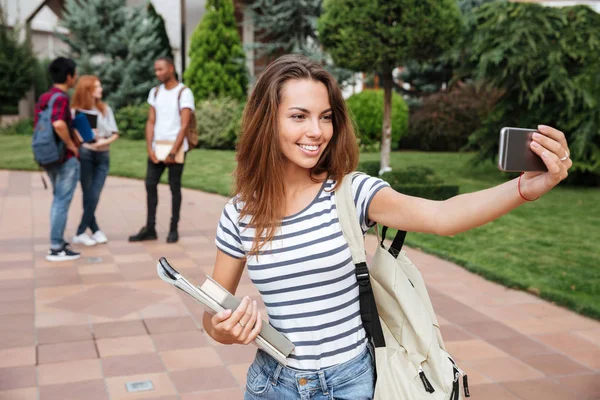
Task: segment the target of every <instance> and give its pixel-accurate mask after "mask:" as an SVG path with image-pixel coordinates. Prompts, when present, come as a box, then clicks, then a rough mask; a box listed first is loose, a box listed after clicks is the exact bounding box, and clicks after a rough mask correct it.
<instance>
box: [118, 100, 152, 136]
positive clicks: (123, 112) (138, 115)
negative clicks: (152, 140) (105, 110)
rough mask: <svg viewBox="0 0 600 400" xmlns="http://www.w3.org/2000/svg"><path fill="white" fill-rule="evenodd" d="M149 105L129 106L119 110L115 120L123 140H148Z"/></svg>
mask: <svg viewBox="0 0 600 400" xmlns="http://www.w3.org/2000/svg"><path fill="white" fill-rule="evenodd" d="M149 108H150V106H149V105H148V104H140V105H139V106H127V107H122V108H120V109H119V110H117V112H116V114H115V119H116V120H117V127H118V128H119V134H120V135H121V137H123V138H127V139H133V140H143V139H145V138H146V121H147V120H148V109H149Z"/></svg>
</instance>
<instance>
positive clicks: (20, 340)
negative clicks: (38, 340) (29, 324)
mask: <svg viewBox="0 0 600 400" xmlns="http://www.w3.org/2000/svg"><path fill="white" fill-rule="evenodd" d="M30 345H35V334H34V332H32V331H12V332H0V349H4V348H11V347H24V346H30Z"/></svg>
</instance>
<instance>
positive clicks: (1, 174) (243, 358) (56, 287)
mask: <svg viewBox="0 0 600 400" xmlns="http://www.w3.org/2000/svg"><path fill="white" fill-rule="evenodd" d="M159 195H160V199H161V203H160V205H159V216H158V221H159V226H158V229H159V240H158V241H155V242H150V243H144V244H130V243H128V242H127V236H128V235H129V234H131V233H133V232H135V231H137V229H139V227H140V226H141V225H142V224H143V222H144V218H145V216H144V214H145V192H144V185H143V182H141V181H135V180H127V179H118V178H109V179H108V181H107V185H106V188H105V191H104V194H103V198H102V200H101V202H100V206H99V210H98V214H97V216H98V220H99V221H100V224H101V227H102V229H103V230H104V231H105V232H106V234H107V235H108V237H109V239H110V242H109V243H108V244H106V245H101V246H97V247H93V248H79V250H81V251H82V254H83V257H82V258H81V259H80V260H77V261H72V262H66V263H49V262H47V261H45V259H44V255H45V253H46V251H47V249H48V231H49V228H48V214H49V205H50V201H51V193H50V191H44V189H43V186H42V183H41V180H40V174H39V173H35V174H33V173H25V172H6V171H0V251H1V254H2V257H1V258H0V400H30V399H31V400H37V399H40V400H51V399H56V400H71V399H73V400H82V399H85V400H106V399H112V400H117V399H161V400H167V399H168V400H171V399H181V400H201V399H202V400H205V399H206V400H208V399H210V400H219V399H226V400H235V399H241V398H242V396H243V387H244V384H245V375H246V370H247V367H248V365H249V363H250V362H251V360H252V358H253V356H254V353H255V347H254V346H224V345H220V344H217V343H215V342H214V341H212V339H211V338H210V337H208V335H206V334H205V333H204V332H203V331H202V328H201V326H202V325H201V316H202V312H203V311H202V309H201V308H200V307H198V306H197V305H196V304H193V303H192V302H191V301H189V300H188V299H187V298H185V297H184V295H183V294H179V293H178V292H177V291H176V290H175V289H173V288H172V287H170V286H169V285H167V284H165V283H163V282H162V281H160V280H159V279H158V278H157V276H156V269H155V261H156V260H157V259H158V258H159V257H160V256H166V257H168V259H169V260H170V262H171V263H172V264H173V265H174V266H175V267H176V268H177V269H179V270H181V271H182V272H183V273H184V274H186V275H188V276H189V277H190V278H192V279H193V280H196V281H197V280H198V279H199V278H200V276H201V274H202V273H211V271H212V265H213V261H214V256H215V247H214V245H213V238H214V233H215V227H216V223H217V220H218V218H219V215H220V211H221V208H222V206H223V204H224V203H225V201H226V200H225V198H223V197H220V196H216V195H210V194H206V193H201V192H197V191H192V190H185V191H184V195H183V199H184V201H183V208H182V215H183V216H184V221H183V222H182V223H181V227H180V234H181V240H180V242H179V243H177V244H174V245H167V244H166V243H165V242H164V240H165V238H166V228H167V226H168V222H169V221H168V219H169V213H170V200H169V198H170V197H169V192H168V187H167V186H164V185H162V186H161V187H160V190H159ZM80 215H81V193H80V191H79V189H78V191H77V194H76V196H75V199H74V201H73V205H72V207H71V213H70V216H69V221H68V228H67V234H68V235H69V236H71V235H72V234H73V233H74V229H75V228H76V225H77V223H78V221H79V217H80ZM369 242H370V243H369V244H370V246H369V247H370V248H371V249H372V248H373V246H374V244H375V243H373V241H372V240H370V241H369ZM408 254H409V256H410V258H411V259H412V260H413V261H414V262H415V263H416V264H417V265H418V266H419V267H420V269H421V271H422V273H423V275H424V277H425V280H426V281H427V283H428V285H429V290H430V294H431V297H432V300H433V302H434V305H435V307H436V311H437V313H438V315H439V320H440V324H442V333H443V336H444V338H445V341H446V344H447V347H448V349H449V350H450V352H451V353H452V354H453V355H454V356H455V358H456V359H458V360H460V364H461V366H462V367H463V368H464V369H465V370H466V371H467V373H468V374H469V381H470V384H471V393H472V398H473V399H476V400H477V399H480V400H516V399H522V400H541V399H544V400H552V399H557V400H558V399H560V400H566V399H573V400H582V399H600V323H598V322H596V321H592V320H590V319H587V318H583V317H581V316H579V315H577V314H574V313H572V312H569V311H567V310H564V309H562V308H559V307H556V306H553V305H552V304H549V303H547V302H544V301H542V300H540V299H538V298H536V297H534V296H532V295H529V294H527V293H523V292H518V291H513V290H508V289H505V288H504V287H502V286H499V285H496V284H494V283H490V282H487V281H485V280H484V279H482V278H480V277H478V276H476V275H473V274H471V273H469V272H467V271H465V270H464V269H462V268H459V267H457V266H455V265H454V264H451V263H449V262H446V261H441V260H439V259H436V258H434V257H432V256H429V255H426V254H423V253H421V252H419V251H416V250H411V249H409V250H408ZM238 294H240V295H246V294H247V295H251V296H252V297H255V298H258V296H257V292H256V290H255V289H254V288H253V286H252V284H251V282H250V281H249V279H248V278H247V276H246V274H244V276H243V278H242V282H241V284H240V287H239V290H238ZM265 314H266V312H265V311H264V310H263V315H265ZM147 380H150V381H152V385H153V387H154V389H153V390H152V391H146V392H138V393H128V392H127V391H126V388H125V384H126V383H127V382H137V381H147Z"/></svg>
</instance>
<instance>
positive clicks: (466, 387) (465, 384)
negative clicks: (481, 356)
mask: <svg viewBox="0 0 600 400" xmlns="http://www.w3.org/2000/svg"><path fill="white" fill-rule="evenodd" d="M448 358H449V359H450V361H452V364H454V370H455V371H456V374H459V375H460V376H462V378H463V388H464V391H465V397H471V392H470V391H469V379H468V377H467V374H466V373H465V371H463V370H462V369H460V367H459V366H458V365H456V362H454V360H453V359H452V357H450V356H449V357H448ZM454 378H455V382H457V383H458V376H457V375H455V377H454Z"/></svg>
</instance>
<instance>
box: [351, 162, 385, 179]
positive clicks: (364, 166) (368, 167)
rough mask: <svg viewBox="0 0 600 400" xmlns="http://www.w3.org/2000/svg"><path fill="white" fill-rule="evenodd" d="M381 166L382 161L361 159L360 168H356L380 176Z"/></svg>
mask: <svg viewBox="0 0 600 400" xmlns="http://www.w3.org/2000/svg"><path fill="white" fill-rule="evenodd" d="M380 166H381V163H380V162H379V161H361V162H359V163H358V168H356V169H357V170H358V171H360V172H364V173H365V174H367V175H370V176H379V167H380Z"/></svg>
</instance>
